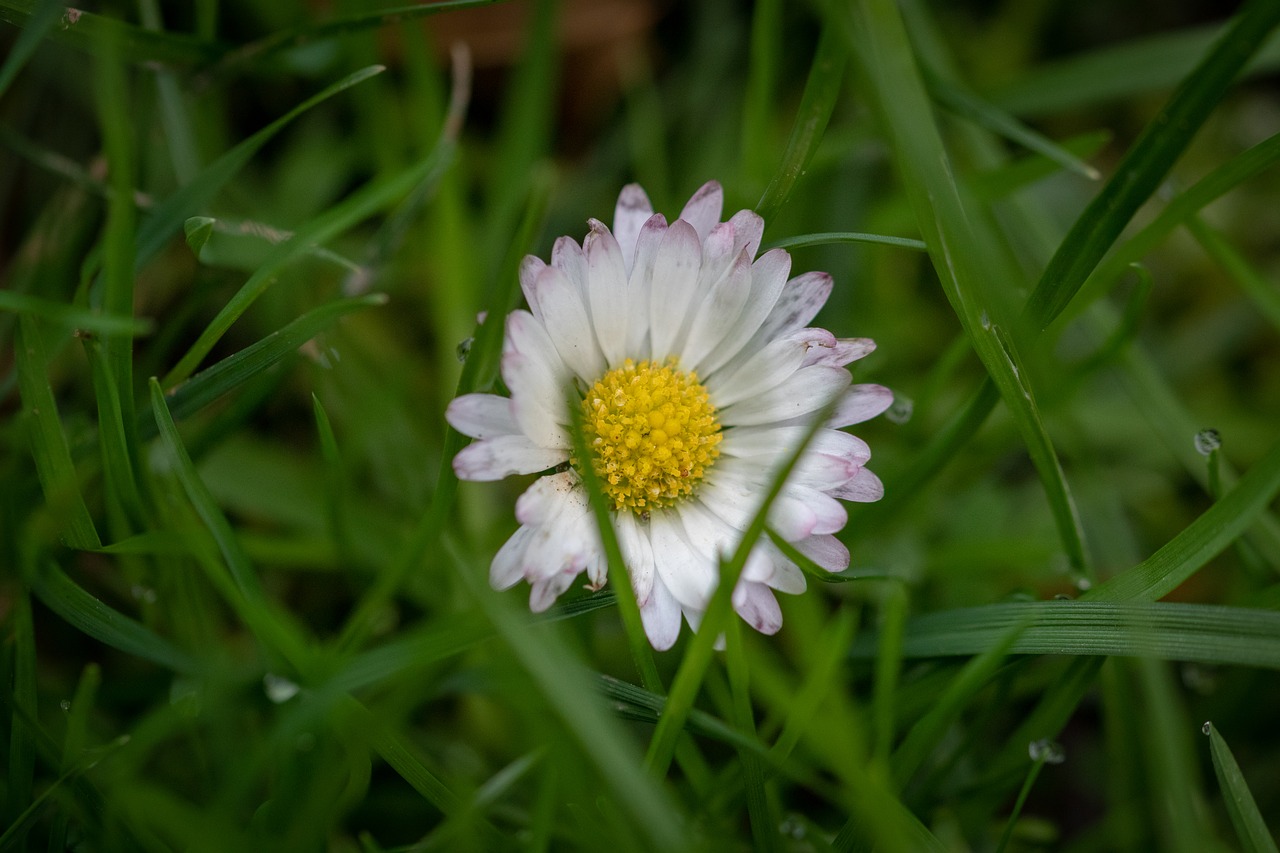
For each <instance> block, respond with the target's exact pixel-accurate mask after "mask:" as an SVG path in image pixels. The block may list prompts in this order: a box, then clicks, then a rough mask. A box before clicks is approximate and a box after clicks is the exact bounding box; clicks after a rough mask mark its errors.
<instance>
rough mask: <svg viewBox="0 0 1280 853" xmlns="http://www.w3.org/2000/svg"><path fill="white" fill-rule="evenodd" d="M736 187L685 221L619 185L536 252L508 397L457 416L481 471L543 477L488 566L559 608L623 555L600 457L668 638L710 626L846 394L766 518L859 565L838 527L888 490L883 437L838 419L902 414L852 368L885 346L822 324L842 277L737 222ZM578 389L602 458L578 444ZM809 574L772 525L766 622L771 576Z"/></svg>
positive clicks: (753, 607)
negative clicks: (805, 441) (729, 562)
mask: <svg viewBox="0 0 1280 853" xmlns="http://www.w3.org/2000/svg"><path fill="white" fill-rule="evenodd" d="M723 201H724V197H723V193H722V191H721V188H720V185H719V184H717V183H715V182H714V181H713V182H711V183H708V184H706V185H704V186H703V187H702V188H701V189H700V190H698V192H697V193H695V194H694V196H693V198H691V199H690V200H689V203H688V204H686V205H685V207H684V210H683V211H681V213H680V217H679V218H678V219H676V220H675V221H674V222H672V223H670V224H668V223H667V220H666V219H665V218H664V217H663V216H662V215H661V214H656V213H654V212H653V208H652V206H651V205H650V203H649V199H648V197H647V196H646V195H645V193H644V190H643V189H641V188H640V187H639V186H638V185H636V184H631V185H628V186H626V187H624V188H623V190H622V193H621V195H620V196H619V197H618V205H617V208H616V210H615V212H614V221H613V231H612V232H611V231H610V230H609V229H608V228H607V227H605V225H604V224H603V223H601V222H599V221H597V220H594V219H593V220H590V223H589V225H590V232H589V233H588V234H587V237H586V239H585V240H584V241H583V243H582V245H578V243H576V242H575V241H574V240H573V239H571V238H569V237H561V238H560V239H559V240H557V241H556V243H555V247H554V248H553V249H552V252H551V263H550V264H546V263H544V262H543V261H542V260H540V259H539V258H536V257H532V256H530V257H527V258H525V260H524V263H523V264H522V265H521V268H520V285H521V287H522V288H523V290H524V294H525V297H526V299H527V300H528V303H529V309H530V310H529V311H522V310H521V311H513V312H512V313H511V315H510V316H508V317H507V325H506V338H505V342H504V344H503V354H502V378H503V381H504V382H505V383H506V386H507V388H508V389H510V392H511V396H510V397H509V398H508V397H500V396H496V395H492V394H467V395H465V396H462V397H459V398H457V399H456V400H454V401H453V402H452V403H451V404H450V406H449V409H448V412H447V417H448V420H449V423H450V424H452V425H453V426H454V428H456V429H457V430H458V431H460V432H462V433H463V434H465V435H468V436H471V437H472V438H474V439H476V440H475V441H474V442H472V443H471V444H470V445H469V446H468V447H466V448H464V449H463V450H462V451H460V452H459V453H458V455H457V456H456V457H455V458H454V463H453V464H454V470H455V471H456V472H457V474H458V476H459V477H460V478H461V479H464V480H499V479H502V478H504V477H508V476H511V475H513V474H534V473H539V472H543V476H541V477H539V478H538V479H537V480H536V481H535V482H534V483H533V485H532V486H530V487H529V489H528V490H527V491H526V492H525V493H524V494H523V495H521V496H520V498H519V500H518V501H517V502H516V518H517V520H518V521H519V522H520V525H521V526H520V528H519V529H518V530H516V532H515V533H514V534H513V535H512V537H511V538H510V539H509V540H507V542H506V544H505V545H503V546H502V548H501V549H500V550H499V551H498V553H497V555H496V556H495V557H494V559H493V564H492V567H491V569H490V582H491V583H492V584H493V586H494V587H495V588H497V589H506V588H508V587H510V586H512V585H514V584H515V583H517V582H518V581H520V579H522V578H523V579H525V580H527V581H529V584H530V587H531V592H530V597H529V605H530V607H531V608H532V609H533V610H535V611H541V610H545V609H546V608H547V607H550V606H551V604H552V602H553V601H555V599H556V597H557V596H559V595H560V593H562V592H564V591H565V590H566V589H567V588H568V587H569V586H570V584H572V583H573V580H574V578H576V577H577V576H578V575H579V574H581V573H583V572H586V574H587V578H588V580H589V583H590V585H591V586H592V587H593V588H597V589H598V588H600V587H601V586H603V585H604V583H605V579H606V562H605V557H604V554H603V549H602V546H601V544H600V536H599V530H598V529H597V527H596V524H595V519H594V517H593V516H592V513H591V508H590V506H589V503H588V498H587V494H586V490H585V488H584V487H583V485H582V481H581V479H580V477H579V474H578V472H579V471H580V470H583V467H582V466H585V465H591V466H592V470H593V471H594V472H595V473H596V474H597V475H598V479H599V481H600V483H601V485H602V489H603V491H604V493H605V496H606V497H607V498H608V500H609V501H610V503H611V505H612V508H613V512H612V521H613V525H614V528H615V530H616V531H617V536H618V543H619V545H620V547H621V550H622V555H623V559H624V560H625V562H626V564H627V569H628V573H629V575H630V577H631V584H632V588H633V591H634V593H635V596H636V600H637V602H638V603H639V605H640V614H641V617H642V619H643V621H644V627H645V632H646V633H647V634H648V637H649V641H650V642H651V643H652V644H653V646H654V647H655V648H658V649H666V648H669V647H670V646H671V645H672V644H673V643H674V642H675V641H676V638H677V636H678V635H679V633H680V622H681V617H682V616H683V618H684V619H685V620H687V621H688V622H689V624H690V626H691V627H692V628H693V629H694V630H696V629H697V627H698V624H699V622H700V621H701V618H702V614H703V613H704V612H705V611H706V608H707V605H708V603H709V602H710V599H711V594H712V592H713V591H714V590H715V586H716V583H717V580H718V577H719V574H718V571H719V569H718V562H719V559H720V557H721V556H722V555H726V554H728V553H731V552H732V551H733V550H734V549H735V548H736V546H737V544H738V542H739V541H740V539H741V536H742V532H743V531H744V530H745V529H746V527H747V525H748V523H749V522H750V520H751V517H752V514H753V513H755V512H756V510H757V509H758V506H759V502H760V500H761V496H762V495H763V494H764V493H765V491H766V490H767V488H768V485H769V481H770V477H771V476H772V474H773V472H774V471H775V470H777V468H778V466H779V465H780V464H781V463H782V462H783V461H784V460H785V459H786V458H788V456H789V454H790V453H792V452H793V451H794V449H795V448H796V447H797V446H798V442H799V441H800V440H801V438H802V436H803V435H804V432H805V429H806V423H807V421H808V419H809V418H811V417H813V416H814V415H815V413H817V412H818V411H819V410H821V409H822V408H823V407H824V406H826V405H827V404H828V403H830V402H831V401H832V400H836V399H837V398H838V402H837V403H836V405H835V409H834V413H833V414H832V415H831V416H830V418H829V420H828V422H827V423H826V424H824V426H823V428H821V429H820V430H819V431H818V433H817V435H816V437H815V438H814V439H813V441H812V442H811V443H810V444H809V446H808V448H807V449H806V450H805V453H804V455H803V456H802V457H801V459H800V462H799V464H798V465H797V466H796V468H795V469H794V471H793V472H792V474H791V476H790V478H789V479H788V480H787V483H786V485H785V486H784V488H783V490H782V493H781V495H780V496H779V497H778V499H777V501H776V502H775V503H774V504H773V506H772V507H771V509H770V512H769V519H768V520H769V525H770V528H771V529H772V530H773V531H774V532H775V533H776V534H777V535H778V536H780V537H781V538H782V539H785V540H786V541H788V542H790V543H791V544H792V545H793V546H794V547H795V548H796V549H797V550H798V551H800V552H801V553H803V554H804V555H805V556H807V557H808V558H809V559H811V560H812V561H813V562H815V563H816V564H818V565H819V566H822V567H823V568H825V569H828V570H831V571H841V570H843V569H845V568H846V567H848V565H849V552H848V549H846V548H845V546H844V545H843V544H842V543H841V542H840V541H839V540H838V539H836V538H835V536H834V535H833V534H834V533H836V532H837V531H839V530H840V529H841V528H842V527H844V524H845V521H846V519H847V516H846V513H845V509H844V506H843V505H842V504H841V503H840V501H841V500H849V501H874V500H877V499H879V497H880V496H881V494H882V487H881V485H880V481H879V480H878V479H877V478H876V476H875V475H874V474H872V473H871V472H870V471H869V470H867V468H866V467H864V466H865V464H866V462H867V460H868V459H869V458H870V456H871V453H870V450H869V449H868V448H867V445H866V443H865V442H863V441H862V440H861V439H859V438H857V437H855V436H853V435H850V434H848V433H846V432H841V431H840V428H841V427H845V426H849V425H850V424H855V423H859V422H861V421H863V420H866V419H868V418H871V417H874V416H876V415H878V414H880V413H881V412H882V411H884V410H885V409H886V408H887V407H888V406H889V404H890V403H891V402H892V401H893V395H892V394H891V393H890V392H889V390H888V389H886V388H883V387H881V386H879V385H851V382H852V380H851V377H850V375H849V371H848V370H847V369H846V367H845V365H847V364H849V363H850V362H852V361H854V360H856V359H859V358H861V357H862V356H864V355H866V354H867V353H869V352H871V350H872V349H873V348H874V346H875V345H874V344H873V343H872V342H871V341H869V340H866V339H864V338H837V337H835V336H834V335H832V334H831V333H830V332H828V331H826V330H825V329H817V328H810V327H809V326H808V325H807V324H808V323H809V321H810V320H812V319H813V317H814V316H815V315H816V314H817V313H818V309H820V308H821V307H822V305H823V304H824V303H825V302H826V300H827V297H828V295H830V293H831V287H832V282H831V277H830V276H829V275H827V274H826V273H805V274H803V275H799V276H796V277H795V278H790V279H789V278H788V275H789V273H790V270H791V258H790V256H789V255H788V254H787V253H786V252H784V251H782V250H781V249H773V250H771V251H768V252H765V253H764V254H763V255H761V256H760V257H759V258H757V257H756V252H757V250H758V249H759V246H760V237H761V234H762V233H763V231H764V222H763V220H761V218H760V217H759V216H757V215H756V214H755V213H753V212H752V211H749V210H743V211H739V212H738V213H736V214H734V215H733V216H732V217H730V218H729V220H728V221H725V222H721V221H720V213H721V208H722V206H723ZM568 388H573V389H575V390H576V392H577V394H576V396H578V397H580V400H581V402H580V404H578V405H580V411H579V413H580V415H581V423H582V424H583V431H584V433H585V436H586V439H587V444H588V447H589V449H590V456H591V458H590V459H579V458H577V457H576V456H575V454H574V453H573V449H572V447H573V441H572V438H571V432H570V426H569V424H571V423H572V422H573V414H572V413H571V411H570V408H569V406H570V405H572V403H570V402H569V401H566V398H565V391H566V389H568ZM804 588H805V578H804V574H803V573H802V572H801V570H800V569H799V567H797V566H796V564H795V563H794V562H792V561H791V560H790V559H788V558H787V557H786V556H784V555H783V553H782V552H781V550H779V549H778V548H777V547H776V546H775V545H774V544H773V543H772V542H771V541H769V540H768V539H762V540H761V541H760V542H759V543H758V544H756V546H755V547H754V548H753V550H752V553H751V555H750V557H749V558H748V560H747V563H746V566H745V568H744V569H743V572H742V576H741V578H740V579H739V581H738V585H737V587H736V588H735V589H734V594H733V604H734V608H735V609H736V610H737V611H738V613H739V614H740V615H741V616H742V618H743V619H745V620H746V621H747V622H748V623H749V624H751V626H752V627H754V628H756V629H757V630H759V631H762V632H764V633H766V634H772V633H774V632H775V631H777V630H778V628H780V627H781V625H782V614H781V611H780V610H779V608H778V602H777V599H776V598H775V597H774V590H779V591H782V592H788V593H798V592H802V591H803V590H804Z"/></svg>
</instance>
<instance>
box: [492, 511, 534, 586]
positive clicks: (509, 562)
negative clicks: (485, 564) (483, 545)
mask: <svg viewBox="0 0 1280 853" xmlns="http://www.w3.org/2000/svg"><path fill="white" fill-rule="evenodd" d="M532 538H533V530H532V529H530V528H529V527H528V526H527V525H521V526H520V528H519V529H518V530H516V532H515V533H512V534H511V538H510V539H508V540H507V541H506V542H504V543H503V545H502V547H501V548H499V549H498V553H497V554H494V555H493V562H492V563H490V564H489V585H490V586H492V587H493V588H494V589H496V590H498V591H502V590H504V589H510V588H511V587H513V586H515V585H516V582H517V581H519V580H520V578H521V577H523V576H524V553H525V551H526V550H527V549H528V547H529V542H530V540H531V539H532Z"/></svg>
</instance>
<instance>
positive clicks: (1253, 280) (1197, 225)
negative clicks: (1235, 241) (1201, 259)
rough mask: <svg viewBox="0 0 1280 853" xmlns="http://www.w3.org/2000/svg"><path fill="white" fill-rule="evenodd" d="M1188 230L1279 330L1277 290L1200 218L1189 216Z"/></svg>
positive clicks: (1279, 294) (1279, 296) (1279, 299)
mask: <svg viewBox="0 0 1280 853" xmlns="http://www.w3.org/2000/svg"><path fill="white" fill-rule="evenodd" d="M1186 225H1187V230H1189V231H1190V232H1191V236H1193V237H1195V238H1196V242H1197V243H1199V244H1200V247H1201V248H1202V249H1204V250H1205V252H1206V253H1208V255H1209V257H1211V258H1213V260H1214V261H1215V262H1216V263H1217V264H1218V266H1219V267H1221V268H1222V270H1223V271H1224V272H1226V273H1227V275H1229V276H1231V279H1232V281H1234V282H1235V283H1236V284H1238V285H1239V286H1240V289H1241V290H1243V291H1244V293H1245V296H1247V297H1249V299H1251V300H1252V301H1253V304H1254V305H1256V306H1257V307H1258V310H1259V311H1260V312H1262V314H1263V316H1265V317H1266V318H1267V319H1268V320H1269V321H1271V325H1272V326H1275V327H1276V328H1277V329H1280V289H1277V288H1276V286H1275V285H1274V284H1272V283H1271V282H1269V281H1267V280H1266V279H1264V278H1263V277H1262V275H1261V274H1259V273H1258V271H1257V270H1256V269H1254V268H1253V265H1252V264H1251V263H1250V262H1249V260H1248V259H1247V258H1245V256H1244V255H1243V254H1242V253H1241V252H1240V250H1239V249H1237V248H1236V247H1235V246H1233V245H1231V242H1230V241H1229V240H1227V238H1226V237H1224V236H1223V235H1222V233H1221V232H1220V231H1218V230H1217V229H1215V228H1212V227H1210V226H1209V225H1208V224H1207V223H1206V222H1205V221H1204V220H1203V219H1202V218H1201V217H1199V216H1192V217H1191V218H1190V219H1188V220H1187V222H1186Z"/></svg>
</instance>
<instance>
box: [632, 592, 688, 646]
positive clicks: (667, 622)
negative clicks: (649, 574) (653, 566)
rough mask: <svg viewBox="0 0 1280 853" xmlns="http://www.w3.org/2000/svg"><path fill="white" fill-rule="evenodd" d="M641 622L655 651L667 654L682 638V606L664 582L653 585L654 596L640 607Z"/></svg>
mask: <svg viewBox="0 0 1280 853" xmlns="http://www.w3.org/2000/svg"><path fill="white" fill-rule="evenodd" d="M640 621H641V622H643V623H644V632H645V634H646V635H648V637H649V644H650V645H652V646H653V647H654V648H655V649H657V650H658V651H660V652H665V651H666V650H667V649H669V648H671V647H672V646H674V645H675V643H676V638H677V637H679V636H680V604H679V603H678V602H677V601H676V599H675V596H673V595H672V594H671V591H670V590H668V589H667V587H666V585H665V584H663V583H662V581H658V582H657V583H655V584H654V585H653V594H652V595H650V596H649V599H648V600H647V601H646V602H644V604H642V605H640Z"/></svg>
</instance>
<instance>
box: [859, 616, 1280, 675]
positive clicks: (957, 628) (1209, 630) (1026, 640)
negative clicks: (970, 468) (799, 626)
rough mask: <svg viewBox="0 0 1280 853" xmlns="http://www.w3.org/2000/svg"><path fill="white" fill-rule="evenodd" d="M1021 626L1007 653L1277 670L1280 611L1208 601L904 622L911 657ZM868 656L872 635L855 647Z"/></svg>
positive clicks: (974, 645)
mask: <svg viewBox="0 0 1280 853" xmlns="http://www.w3.org/2000/svg"><path fill="white" fill-rule="evenodd" d="M1020 624H1025V626H1026V627H1025V629H1024V630H1023V631H1022V633H1021V634H1020V635H1019V636H1018V637H1017V638H1016V639H1015V640H1014V642H1013V645H1012V646H1011V648H1010V653H1011V654H1066V655H1102V656H1111V655H1119V656H1129V657H1137V656H1141V657H1153V658H1162V659H1166V660H1179V661H1197V662H1200V663H1205V664H1211V665H1223V666H1226V665H1237V666H1257V667H1266V668H1269V669H1280V613H1276V612H1273V611H1270V610H1263V609H1257V608H1246V607H1224V606H1220V605H1207V604H1181V603H1150V602H1141V601H1137V602H1132V603H1118V602H1111V601H1087V600H1077V601H1012V602H1003V603H1000V604H988V605H983V606H981V607H965V608H958V609H953V610H946V611H941V612H937V613H929V614H926V615H924V616H920V617H917V618H915V619H912V620H911V621H910V622H908V623H907V630H906V640H905V644H904V649H903V652H904V654H905V656H906V657H908V658H934V657H947V656H950V655H971V654H978V653H980V652H982V651H983V650H985V649H989V648H991V646H992V645H993V644H994V643H997V642H999V641H1000V638H1001V637H1003V636H1004V635H1005V634H1006V633H1007V632H1008V631H1010V630H1011V629H1012V628H1014V627H1016V626H1018V625H1020ZM852 654H853V656H854V657H855V658H870V657H872V656H873V655H874V654H875V644H874V642H873V639H872V638H871V637H870V636H864V637H861V638H859V640H858V642H857V643H856V644H855V645H854V646H853V651H852Z"/></svg>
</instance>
